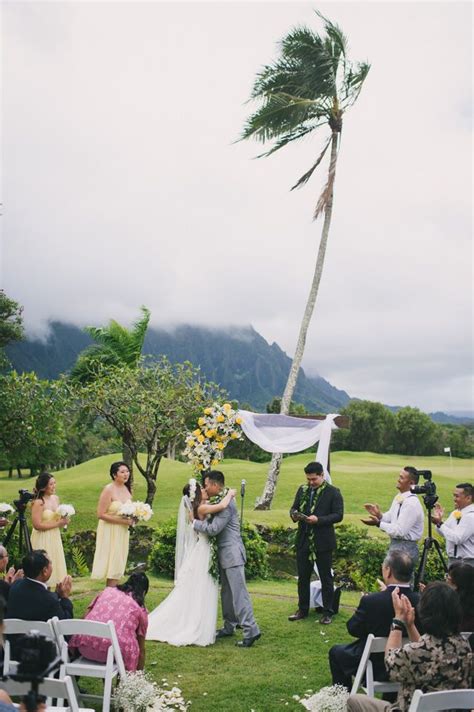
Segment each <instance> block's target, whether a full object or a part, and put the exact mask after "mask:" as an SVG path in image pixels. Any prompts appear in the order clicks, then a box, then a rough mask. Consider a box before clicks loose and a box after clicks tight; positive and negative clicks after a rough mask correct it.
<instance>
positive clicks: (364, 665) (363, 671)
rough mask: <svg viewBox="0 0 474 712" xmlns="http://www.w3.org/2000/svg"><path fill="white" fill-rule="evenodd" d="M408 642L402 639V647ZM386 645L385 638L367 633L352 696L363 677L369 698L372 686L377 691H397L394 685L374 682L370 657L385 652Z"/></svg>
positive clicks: (372, 694) (372, 689) (372, 693)
mask: <svg viewBox="0 0 474 712" xmlns="http://www.w3.org/2000/svg"><path fill="white" fill-rule="evenodd" d="M408 642H409V641H408V639H407V638H403V640H402V645H405V644H406V643H408ZM386 644H387V638H381V637H375V635H373V633H369V635H368V636H367V640H366V641H365V647H364V651H363V653H362V657H361V659H360V662H359V667H358V668H357V672H356V675H355V678H354V684H353V685H352V690H351V694H352V695H355V694H356V693H357V690H358V689H359V687H361V685H362V680H363V679H364V675H365V678H366V689H367V694H368V695H370V696H371V697H373V696H374V692H375V690H374V686H377V687H378V688H379V689H381V687H382V686H383V687H386V688H387V690H385V691H389V690H390V689H392V688H393V689H397V685H395V684H394V683H389V682H382V683H377V681H376V680H374V670H373V666H372V662H371V660H370V656H371V655H372V654H373V653H383V652H384V651H385V646H386Z"/></svg>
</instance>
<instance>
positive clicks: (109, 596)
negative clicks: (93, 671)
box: [69, 573, 149, 671]
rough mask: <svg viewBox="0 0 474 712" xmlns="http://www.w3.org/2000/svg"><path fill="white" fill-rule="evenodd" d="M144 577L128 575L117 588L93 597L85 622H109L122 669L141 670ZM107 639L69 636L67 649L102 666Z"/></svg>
mask: <svg viewBox="0 0 474 712" xmlns="http://www.w3.org/2000/svg"><path fill="white" fill-rule="evenodd" d="M148 586H149V584H148V577H147V576H146V575H145V574H143V573H138V574H132V575H131V576H130V578H129V579H128V581H126V582H125V583H124V584H122V585H121V586H117V587H115V588H114V587H111V586H108V587H107V588H106V589H105V590H104V591H102V593H99V595H98V596H96V597H95V598H94V600H93V601H92V603H91V604H90V606H89V608H88V609H87V614H86V616H85V619H86V620H88V621H97V622H99V623H107V622H108V621H113V622H114V624H115V630H116V633H117V638H118V642H119V645H120V650H121V651H122V657H123V662H124V665H125V668H126V670H129V671H135V670H142V669H143V667H144V665H145V635H146V631H147V627H148V612H147V610H146V608H145V596H146V594H147V592H148ZM109 646H110V640H107V639H106V638H94V637H92V636H90V635H73V636H72V638H71V640H70V642H69V647H70V648H78V649H79V652H80V654H81V655H82V656H83V657H84V658H87V659H88V660H95V661H97V662H99V663H105V662H106V659H107V650H108V648H109Z"/></svg>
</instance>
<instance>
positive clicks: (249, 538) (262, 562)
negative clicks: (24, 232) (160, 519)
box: [148, 520, 269, 579]
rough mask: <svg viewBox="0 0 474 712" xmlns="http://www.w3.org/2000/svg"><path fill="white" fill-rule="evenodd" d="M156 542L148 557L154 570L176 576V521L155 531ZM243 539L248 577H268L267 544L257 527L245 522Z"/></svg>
mask: <svg viewBox="0 0 474 712" xmlns="http://www.w3.org/2000/svg"><path fill="white" fill-rule="evenodd" d="M153 540H154V543H153V546H152V548H151V551H150V555H149V557H148V563H149V565H150V567H151V569H152V571H153V572H154V573H156V574H161V575H164V576H167V577H169V578H173V576H174V558H175V547H176V523H175V521H174V520H170V521H168V522H165V523H164V524H163V525H162V526H161V527H158V528H156V529H155V531H154V538H153ZM242 540H243V542H244V546H245V550H246V552H247V564H246V567H245V574H246V576H247V578H249V579H251V578H267V576H268V575H269V566H268V554H267V545H266V543H265V541H264V540H263V539H262V537H261V536H260V534H259V532H258V531H257V529H256V527H254V526H253V525H251V524H245V525H244V530H243V532H242Z"/></svg>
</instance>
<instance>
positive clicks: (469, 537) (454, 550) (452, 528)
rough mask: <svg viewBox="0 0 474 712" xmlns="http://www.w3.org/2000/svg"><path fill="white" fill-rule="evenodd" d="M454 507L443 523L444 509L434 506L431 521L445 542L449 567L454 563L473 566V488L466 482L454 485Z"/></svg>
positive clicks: (437, 505)
mask: <svg viewBox="0 0 474 712" xmlns="http://www.w3.org/2000/svg"><path fill="white" fill-rule="evenodd" d="M453 500H454V506H455V507H456V509H455V510H454V511H453V512H451V514H450V515H449V517H448V518H447V519H446V522H444V523H443V516H444V509H443V508H442V507H441V506H440V505H439V504H436V506H435V508H434V510H433V514H432V515H431V521H432V522H433V524H436V529H437V531H438V533H439V534H441V536H442V537H443V538H444V539H445V540H446V552H447V554H448V560H449V566H451V564H455V563H463V564H469V566H474V503H473V500H474V487H473V486H472V485H471V484H469V483H468V482H462V483H461V484H460V485H456V487H455V489H454V492H453Z"/></svg>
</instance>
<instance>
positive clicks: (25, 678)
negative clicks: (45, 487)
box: [10, 493, 61, 712]
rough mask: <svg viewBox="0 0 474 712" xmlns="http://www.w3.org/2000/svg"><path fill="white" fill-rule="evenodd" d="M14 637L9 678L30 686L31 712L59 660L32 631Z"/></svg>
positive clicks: (53, 647) (28, 703)
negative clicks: (13, 664)
mask: <svg viewBox="0 0 474 712" xmlns="http://www.w3.org/2000/svg"><path fill="white" fill-rule="evenodd" d="M28 494H29V493H28ZM14 637H15V640H14V641H11V642H12V644H13V649H14V656H15V658H16V660H18V669H17V671H16V673H14V674H12V675H10V677H11V678H12V680H16V681H17V682H29V683H30V684H31V689H30V691H29V693H28V694H27V695H26V697H25V698H24V700H23V701H24V703H25V707H26V709H27V710H28V712H33V711H35V710H37V708H38V703H39V702H40V701H42V700H41V699H40V697H41V696H39V695H38V687H39V684H40V683H41V682H42V681H43V680H44V678H45V677H48V675H50V674H51V673H52V672H53V671H54V670H57V669H58V668H59V666H60V664H61V658H60V656H58V652H57V649H56V645H55V643H54V642H53V641H52V640H49V639H48V638H46V637H44V636H42V635H40V634H39V633H38V632H36V631H34V630H33V631H32V632H31V633H29V634H27V635H21V636H14Z"/></svg>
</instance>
